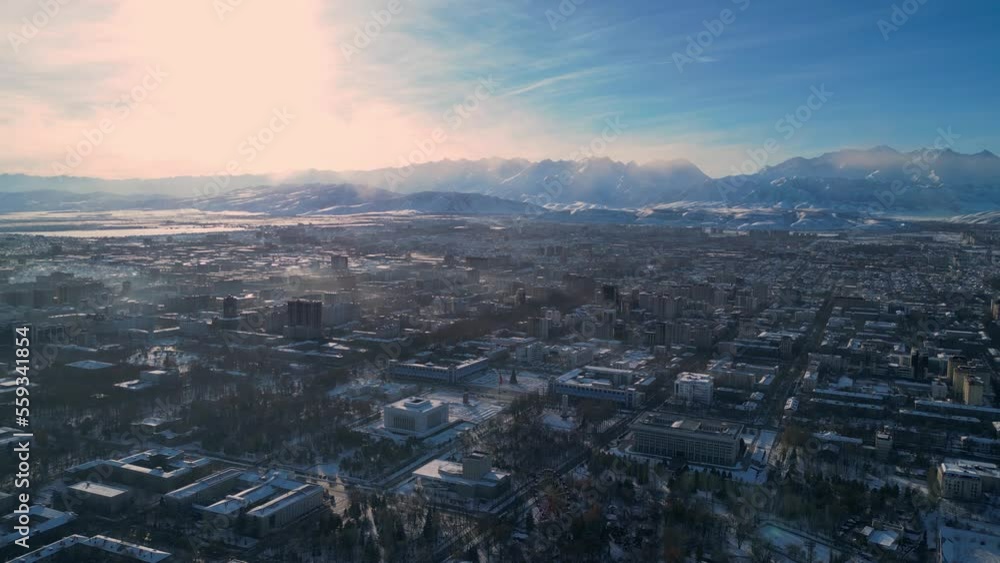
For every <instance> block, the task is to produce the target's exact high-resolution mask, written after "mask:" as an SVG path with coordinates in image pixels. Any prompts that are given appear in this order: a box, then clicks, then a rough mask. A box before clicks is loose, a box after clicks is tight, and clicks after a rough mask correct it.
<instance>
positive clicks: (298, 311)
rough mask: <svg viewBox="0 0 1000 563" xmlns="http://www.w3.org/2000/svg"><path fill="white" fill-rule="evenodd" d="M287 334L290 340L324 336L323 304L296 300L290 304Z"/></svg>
mask: <svg viewBox="0 0 1000 563" xmlns="http://www.w3.org/2000/svg"><path fill="white" fill-rule="evenodd" d="M287 307H288V313H287V319H286V330H285V334H286V336H288V337H289V338H319V337H320V336H322V334H323V303H322V302H321V301H308V300H305V299H296V300H294V301H289V302H288V305H287Z"/></svg>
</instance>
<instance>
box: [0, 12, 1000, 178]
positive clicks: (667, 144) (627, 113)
mask: <svg viewBox="0 0 1000 563" xmlns="http://www.w3.org/2000/svg"><path fill="white" fill-rule="evenodd" d="M230 1H231V0H215V2H216V3H215V4H213V3H212V2H208V1H204V2H199V1H197V0H181V1H180V2H178V3H176V4H173V3H171V4H170V7H169V8H163V7H157V8H151V7H149V6H147V5H146V3H129V2H118V1H114V0H99V1H95V2H92V3H86V4H84V5H75V4H73V3H68V4H67V5H66V6H65V7H63V8H62V9H61V12H60V13H58V14H56V15H54V16H52V17H51V18H49V19H50V21H48V22H47V23H46V25H44V26H42V27H41V28H40V30H39V32H38V33H37V35H35V36H33V37H31V38H30V39H29V38H25V40H24V41H17V40H12V39H11V36H10V33H11V32H13V33H15V34H18V33H21V28H22V24H23V19H22V18H25V17H27V18H31V17H32V16H34V15H37V12H38V11H39V5H38V4H36V3H34V2H23V1H18V2H12V3H8V4H7V5H5V6H4V8H3V9H2V10H3V11H2V12H0V26H2V28H3V29H5V30H7V32H8V34H7V36H8V45H7V46H6V47H7V48H6V49H5V50H4V51H3V52H2V53H0V63H7V64H4V67H5V68H8V69H11V70H7V71H4V74H5V75H6V76H3V78H4V80H2V81H0V98H2V99H3V101H4V103H3V104H2V106H0V129H2V130H4V131H2V132H3V133H4V135H2V136H0V138H3V139H6V140H4V141H0V143H3V144H2V145H0V149H2V156H0V168H3V169H5V170H7V171H23V172H32V173H50V172H49V171H50V170H51V169H52V168H53V163H60V162H63V161H65V160H66V154H67V153H68V152H72V147H74V146H77V145H78V144H79V143H80V142H82V141H81V139H82V137H81V135H82V133H81V132H82V131H86V130H88V128H91V129H92V128H93V127H95V126H97V125H96V124H99V123H100V122H101V120H102V119H104V118H105V117H106V112H107V111H109V109H108V108H109V106H113V102H114V100H116V99H118V98H119V97H120V94H121V93H122V92H126V93H128V92H131V91H132V89H133V88H135V85H136V84H141V81H142V80H143V78H144V77H145V72H147V71H146V69H147V68H148V66H149V65H151V64H152V65H157V64H162V65H164V68H165V69H166V70H165V71H164V72H165V73H166V75H167V78H166V79H164V80H163V82H162V86H160V85H159V84H158V85H157V87H156V88H155V89H151V90H150V91H149V92H146V94H147V95H145V96H144V98H143V100H142V101H141V103H136V104H135V111H134V112H132V114H131V115H130V116H129V117H128V118H127V119H123V121H122V122H121V123H116V124H115V125H116V127H115V130H114V132H113V133H112V134H109V135H108V136H107V138H106V139H105V140H103V141H102V143H100V146H97V147H95V149H94V150H93V151H91V154H88V155H87V156H86V158H83V159H81V160H82V162H81V163H80V164H79V165H78V166H74V167H73V168H72V170H71V172H72V173H79V174H93V175H102V176H109V177H124V176H156V175H174V174H202V173H212V172H213V171H216V170H219V169H221V168H224V167H225V164H226V163H227V162H228V161H230V160H232V159H233V158H238V157H233V155H234V154H239V147H240V146H241V143H242V141H241V139H245V138H246V137H247V132H248V131H249V132H250V133H251V134H252V133H254V132H256V131H258V130H259V129H261V128H262V127H266V126H267V123H268V122H269V121H268V115H270V112H271V111H272V110H274V109H275V108H278V107H285V106H288V107H289V108H290V109H291V110H294V111H291V113H293V114H295V115H296V117H295V120H294V121H293V122H292V124H291V126H290V127H288V129H287V131H283V132H282V133H278V134H276V135H274V137H275V140H274V142H273V143H272V144H271V145H270V146H269V147H267V150H262V151H260V154H261V156H260V157H259V158H255V159H254V160H253V161H252V162H251V161H243V162H240V164H241V170H245V171H258V172H281V171H290V170H295V169H302V168H338V169H358V168H373V167H378V166H386V165H396V164H400V163H401V162H406V161H412V158H411V154H412V148H413V147H414V146H419V145H420V144H421V142H424V146H427V144H426V142H425V141H426V139H428V138H433V137H434V136H435V135H434V132H435V130H441V132H442V134H441V135H439V136H438V137H437V140H436V141H434V146H433V147H432V148H433V150H431V151H428V152H429V154H425V155H422V156H421V157H420V158H426V159H429V160H434V159H437V158H480V157H488V156H504V157H512V156H523V157H527V158H533V159H538V158H567V157H570V156H574V155H578V154H580V153H579V150H578V148H579V147H580V146H584V147H587V146H591V141H592V140H594V139H595V138H596V137H599V136H600V135H601V133H602V131H604V130H605V129H606V127H607V125H606V123H607V119H608V118H609V116H616V117H617V119H619V120H620V123H622V124H623V125H624V133H623V134H622V135H620V136H619V137H616V138H615V139H614V140H613V141H612V142H609V143H606V146H603V145H602V146H601V147H600V150H599V151H597V153H599V154H595V156H609V157H611V158H615V159H619V160H638V161H649V160H653V159H672V158H687V159H689V160H691V161H693V162H694V163H695V164H697V165H699V166H700V167H702V168H703V169H704V170H705V171H706V172H708V173H709V174H711V175H715V176H718V175H723V174H726V173H729V171H730V169H731V167H732V166H734V165H736V164H738V163H739V162H740V161H742V160H744V159H745V158H746V156H745V151H746V150H748V149H753V148H755V147H759V146H761V145H762V144H763V143H764V142H765V141H767V140H768V139H771V138H773V139H777V140H778V141H779V145H780V150H779V152H778V154H776V155H775V159H776V160H781V159H783V158H787V157H790V156H795V155H799V154H804V155H814V154H818V153H821V152H825V151H828V150H836V149H838V148H843V147H869V146H875V145H880V144H888V145H891V146H894V147H896V148H899V149H901V150H904V149H914V148H917V147H920V146H925V145H929V144H930V143H932V142H933V140H934V139H935V137H936V136H937V132H936V131H937V130H938V129H939V128H950V129H951V130H952V131H953V132H954V133H955V134H957V135H958V138H959V141H958V143H957V144H956V146H955V149H956V150H960V151H964V152H978V151H980V150H983V149H989V150H992V151H994V152H1000V138H998V137H1000V133H998V131H997V129H996V124H997V123H1000V119H998V117H1000V115H998V114H1000V112H998V110H997V104H996V100H997V99H998V96H997V93H996V92H997V89H996V86H997V83H998V81H1000V78H998V76H1000V73H998V72H997V68H998V65H997V63H996V62H995V59H996V56H997V53H998V52H1000V49H998V48H1000V34H998V33H996V31H995V30H996V28H997V27H998V24H1000V7H996V5H995V4H993V3H987V2H980V1H959V2H947V1H945V0H926V1H925V2H924V3H923V4H921V3H920V2H919V1H918V0H910V1H909V2H901V1H899V0H894V1H889V0H869V1H861V0H844V1H838V2H802V1H801V0H799V1H792V0H775V1H768V2H765V1H764V0H677V1H671V2H663V1H658V2H652V1H627V2H600V1H597V0H585V1H583V2H581V3H580V4H578V5H577V4H576V3H575V2H573V0H564V1H563V2H560V1H558V0H495V1H489V2H487V1H471V0H464V1H457V0H456V1H451V0H419V1H418V0H412V1H411V0H398V4H392V3H391V2H390V0H386V1H382V0H368V1H365V2H361V1H336V2H318V1H312V0H303V1H302V2H301V3H298V2H297V3H295V5H294V7H293V6H289V5H284V6H281V5H279V4H283V3H264V2H262V1H261V0H244V1H243V2H242V3H238V2H233V3H232V5H226V4H223V5H222V8H221V9H220V5H219V2H230ZM267 4H270V5H267ZM137 5H138V6H137ZM894 5H895V6H897V7H898V8H899V10H898V11H897V17H896V19H895V20H893V12H894ZM390 8H392V9H393V11H395V13H392V14H390V13H389V9H390ZM165 10H170V11H169V12H167V11H165ZM906 11H908V12H910V13H909V14H907V15H906V18H905V21H903V20H902V19H900V17H899V13H904V12H906ZM386 14H389V16H388V17H387V16H386ZM378 18H381V19H382V23H379V22H377V21H376V19H378ZM713 20H718V23H713ZM880 20H882V21H883V22H887V23H884V24H882V25H881V27H880V23H879V22H880ZM894 21H895V23H893V22H894ZM706 22H708V23H706ZM889 24H892V27H889ZM365 29H367V30H368V31H367V32H366V31H364V30H365ZM359 30H360V31H359ZM373 31H374V33H372V32H373ZM713 32H714V33H713ZM699 34H700V35H699ZM699 39H700V41H701V51H700V52H694V51H689V50H688V49H689V45H690V44H691V42H692V41H693V42H698V41H699ZM12 41H13V42H12ZM15 43H16V45H15ZM692 55H693V56H692ZM8 73H9V74H8ZM483 80H488V81H489V82H490V83H491V84H494V85H495V88H494V89H492V90H491V91H489V92H485V95H483V94H484V90H482V89H481V88H480V89H479V90H477V85H478V84H481V83H482V82H481V81H483ZM817 88H822V89H824V90H825V91H827V92H831V93H832V95H831V96H830V97H829V99H827V100H825V101H824V102H822V103H817V100H816V99H810V95H811V93H812V92H813V91H814V89H817ZM463 100H466V102H467V103H473V102H474V104H475V107H474V109H473V110H471V111H467V112H466V113H465V114H463V116H462V117H461V119H459V120H456V119H455V114H454V110H453V109H452V110H451V111H452V113H451V114H449V113H448V112H449V110H450V108H454V105H455V104H456V103H459V102H461V101H463ZM807 103H811V104H812V105H813V107H812V108H811V109H809V110H808V112H807V113H801V111H802V110H801V108H800V106H803V105H804V104H807ZM796 110H799V111H800V114H799V115H800V117H801V116H802V115H807V116H808V117H807V119H806V120H804V122H802V123H800V125H801V126H800V127H796V128H795V132H794V134H792V135H790V136H788V137H785V136H784V135H782V134H781V133H779V132H778V130H777V129H776V127H775V125H776V122H777V121H778V120H779V119H782V118H783V117H784V116H786V115H787V114H794V113H795V112H796ZM14 139H18V140H17V141H15V140H14ZM179 139H182V140H179Z"/></svg>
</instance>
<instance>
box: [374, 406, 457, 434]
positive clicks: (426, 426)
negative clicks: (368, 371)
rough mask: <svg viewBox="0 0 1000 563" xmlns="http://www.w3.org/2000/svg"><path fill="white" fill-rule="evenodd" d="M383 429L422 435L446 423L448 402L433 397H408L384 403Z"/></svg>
mask: <svg viewBox="0 0 1000 563" xmlns="http://www.w3.org/2000/svg"><path fill="white" fill-rule="evenodd" d="M382 422H383V424H384V425H385V429H386V430H389V431H392V432H396V433H398V434H408V435H413V436H423V435H427V434H430V433H431V432H433V431H435V430H437V429H439V428H441V427H442V426H444V425H446V424H448V404H447V403H445V402H443V401H437V400H434V399H425V398H423V397H410V398H408V399H403V400H401V401H396V402H395V403H392V404H391V405H386V407H385V409H384V410H383V411H382Z"/></svg>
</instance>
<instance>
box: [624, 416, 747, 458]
mask: <svg viewBox="0 0 1000 563" xmlns="http://www.w3.org/2000/svg"><path fill="white" fill-rule="evenodd" d="M632 431H633V434H634V438H635V440H634V445H633V449H634V450H635V451H636V452H637V453H641V454H647V455H654V456H660V457H669V458H680V459H683V460H685V461H689V462H694V463H707V464H712V465H726V466H730V465H733V464H735V463H736V461H737V460H738V459H739V458H740V457H741V456H742V455H743V453H744V451H745V449H746V445H745V444H744V443H743V439H742V437H741V435H742V433H743V425H742V424H736V423H732V422H722V421H713V420H704V419H693V418H689V419H682V418H675V417H670V416H666V415H662V414H657V413H651V414H647V415H645V416H644V417H643V418H641V419H640V420H639V421H637V422H636V423H635V424H633V425H632Z"/></svg>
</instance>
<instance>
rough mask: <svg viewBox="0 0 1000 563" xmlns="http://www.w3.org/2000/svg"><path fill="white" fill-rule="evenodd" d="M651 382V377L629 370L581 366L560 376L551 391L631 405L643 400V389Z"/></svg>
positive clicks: (635, 405) (639, 403)
mask: <svg viewBox="0 0 1000 563" xmlns="http://www.w3.org/2000/svg"><path fill="white" fill-rule="evenodd" d="M651 382H652V378H650V377H646V376H644V375H642V374H639V373H637V372H634V371H632V370H625V369H613V368H605V367H598V366H584V367H582V368H577V369H574V370H570V371H568V372H566V373H564V374H563V375H561V376H559V378H557V379H556V380H555V381H554V382H553V385H552V391H553V393H555V394H556V395H568V396H570V397H580V398H584V399H595V400H599V401H612V402H615V403H619V404H621V405H623V406H625V407H626V408H633V407H638V406H639V405H641V404H642V403H643V401H644V400H645V393H643V391H642V389H643V388H644V387H645V386H646V385H648V384H649V383H651Z"/></svg>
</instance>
